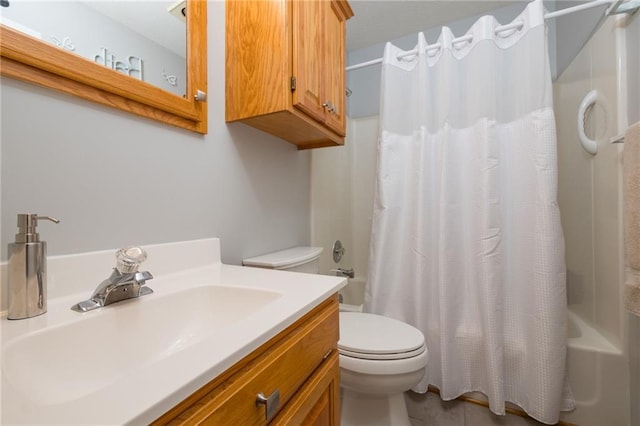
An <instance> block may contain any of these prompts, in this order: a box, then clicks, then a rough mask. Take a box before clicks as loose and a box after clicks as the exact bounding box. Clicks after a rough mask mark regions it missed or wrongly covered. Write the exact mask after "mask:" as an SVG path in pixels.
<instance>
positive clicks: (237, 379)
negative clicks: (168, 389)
mask: <svg viewBox="0 0 640 426" xmlns="http://www.w3.org/2000/svg"><path fill="white" fill-rule="evenodd" d="M338 332H339V327H338V299H337V296H335V295H334V296H332V297H331V298H330V299H328V300H326V301H325V302H323V303H321V304H320V305H319V306H318V307H316V308H315V309H314V310H312V311H311V312H310V313H308V314H307V315H305V316H304V317H303V318H301V319H300V320H298V321H296V322H295V323H294V324H293V325H291V326H290V327H288V328H287V329H285V330H284V331H282V332H281V333H279V334H278V335H277V336H275V337H274V338H272V339H271V340H269V341H268V342H267V343H265V344H264V345H262V346H260V347H259V348H258V349H256V350H255V351H253V352H252V353H251V354H249V355H247V356H246V357H244V358H243V359H242V360H240V361H239V362H238V363H236V364H235V365H234V366H232V367H231V368H230V369H228V370H227V371H226V372H224V373H223V374H221V375H220V376H218V377H217V378H215V379H214V380H212V381H211V382H210V383H208V384H207V385H205V386H204V387H202V388H201V389H199V390H198V391H196V392H195V393H194V394H192V395H191V396H190V397H189V398H187V399H186V400H184V401H183V402H181V403H180V404H178V405H177V406H176V407H174V408H173V409H171V410H170V411H168V412H167V413H166V414H164V415H163V416H162V417H160V418H159V419H158V420H156V421H155V422H154V423H153V424H155V425H179V424H180V425H182V424H210V425H266V424H272V425H283V426H284V425H294V424H295V425H304V424H312V425H338V424H339V422H340V420H339V411H340V410H339V401H340V389H339V367H338V352H337V342H338ZM221 344H224V342H221ZM276 392H278V394H279V403H275V402H272V403H271V404H275V405H273V407H274V408H273V410H272V412H271V413H270V417H269V418H268V419H267V407H266V406H265V405H263V404H258V403H257V402H256V401H257V399H258V395H259V394H262V395H263V396H265V397H271V396H273V395H274V394H275V393H276ZM271 399H272V400H275V398H271ZM271 404H270V405H271Z"/></svg>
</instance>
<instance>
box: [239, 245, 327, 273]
mask: <svg viewBox="0 0 640 426" xmlns="http://www.w3.org/2000/svg"><path fill="white" fill-rule="evenodd" d="M320 254H322V247H292V248H289V249H286V250H280V251H276V252H274V253H268V254H263V255H262V256H256V257H251V258H249V259H244V260H243V261H242V264H243V265H245V266H259V267H262V268H273V269H284V268H292V267H294V266H298V265H302V264H305V263H307V262H311V261H313V260H315V259H317V258H319V257H320Z"/></svg>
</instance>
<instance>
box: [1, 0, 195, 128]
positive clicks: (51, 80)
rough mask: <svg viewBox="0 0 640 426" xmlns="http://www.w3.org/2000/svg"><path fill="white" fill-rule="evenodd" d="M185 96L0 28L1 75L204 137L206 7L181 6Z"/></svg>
mask: <svg viewBox="0 0 640 426" xmlns="http://www.w3.org/2000/svg"><path fill="white" fill-rule="evenodd" d="M186 5H187V7H186V11H185V12H186V90H185V92H186V93H185V94H184V96H179V95H177V94H174V93H170V92H168V91H166V90H163V89H161V88H160V87H157V86H155V85H152V84H150V83H148V82H146V81H141V80H139V79H136V78H134V77H131V76H129V75H125V74H123V73H121V72H117V71H115V70H114V69H110V68H108V67H106V66H104V65H101V64H99V63H96V61H92V60H90V59H87V58H84V57H82V56H80V55H78V54H76V53H73V52H70V51H67V50H64V49H62V48H60V47H58V46H56V45H55V44H50V43H47V42H44V41H42V40H40V39H38V38H36V37H33V36H30V35H27V34H26V33H24V32H22V31H18V30H16V29H14V28H11V27H9V26H7V25H0V74H2V75H3V76H7V77H11V78H15V79H18V80H22V81H26V82H29V83H33V84H37V85H39V86H43V87H48V88H51V89H54V90H58V91H61V92H64V93H67V94H70V95H73V96H78V97H80V98H83V99H86V100H89V101H92V102H97V103H99V104H102V105H106V106H109V107H113V108H117V109H120V110H123V111H126V112H130V113H133V114H136V115H139V116H143V117H147V118H150V119H153V120H156V121H161V122H163V123H167V124H170V125H173V126H177V127H181V128H184V129H188V130H192V131H194V132H198V133H202V134H206V133H207V103H206V94H207V2H206V0H186Z"/></svg>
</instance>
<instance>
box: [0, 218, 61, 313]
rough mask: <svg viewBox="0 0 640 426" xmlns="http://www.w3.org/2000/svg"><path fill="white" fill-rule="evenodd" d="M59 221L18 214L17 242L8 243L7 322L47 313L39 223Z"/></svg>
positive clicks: (43, 243)
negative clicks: (44, 220) (41, 221)
mask: <svg viewBox="0 0 640 426" xmlns="http://www.w3.org/2000/svg"><path fill="white" fill-rule="evenodd" d="M42 219H46V220H50V221H52V222H54V223H60V221H59V220H58V219H55V218H53V217H49V216H38V215H37V214H19V215H18V233H17V234H16V240H15V242H13V243H10V244H9V265H8V266H9V271H8V272H9V276H8V284H9V286H8V287H9V288H8V290H9V291H8V296H9V313H8V315H7V318H8V319H11V320H13V319H25V318H32V317H35V316H38V315H42V314H44V313H45V312H47V242H46V241H40V235H39V234H38V233H37V229H36V227H37V226H38V220H42Z"/></svg>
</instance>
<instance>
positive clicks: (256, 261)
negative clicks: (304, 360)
mask: <svg viewBox="0 0 640 426" xmlns="http://www.w3.org/2000/svg"><path fill="white" fill-rule="evenodd" d="M321 253H322V247H294V248H291V249H286V250H281V251H278V252H275V253H269V254H266V255H262V256H258V257H253V258H249V259H245V260H244V261H243V262H242V263H243V264H244V265H245V266H253V267H260V268H270V269H280V270H287V271H295V272H307V273H312V274H313V273H315V274H317V273H318V270H319V258H320V254H321ZM358 308H359V307H355V306H354V307H353V308H352V309H350V310H352V311H353V310H355V311H358V310H359V309H358ZM340 310H341V312H340V340H339V342H338V352H339V362H340V387H341V389H342V409H341V415H340V424H341V425H342V426H365V425H366V426H410V422H409V415H408V413H407V407H406V404H405V401H404V392H405V391H408V390H409V389H411V388H412V387H414V386H415V385H417V384H418V383H419V382H420V380H422V378H423V377H424V374H425V367H426V365H427V361H428V358H429V355H428V351H427V347H426V345H425V340H424V335H423V334H422V333H421V332H420V331H419V330H418V329H416V328H414V327H412V326H410V325H409V324H405V323H403V322H402V321H398V320H396V319H393V318H387V317H384V316H381V315H374V314H368V313H362V312H346V311H347V310H348V309H346V308H345V306H341V309H340Z"/></svg>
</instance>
